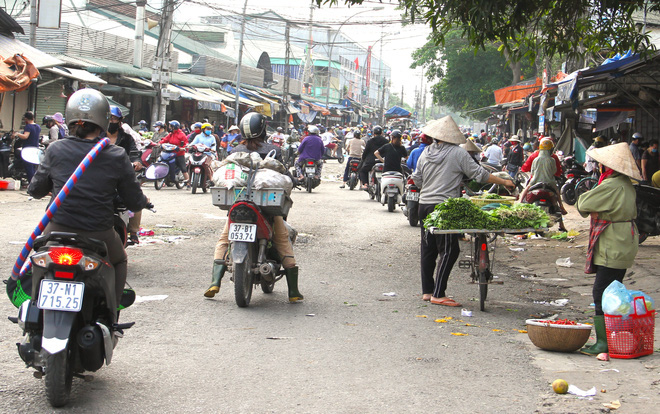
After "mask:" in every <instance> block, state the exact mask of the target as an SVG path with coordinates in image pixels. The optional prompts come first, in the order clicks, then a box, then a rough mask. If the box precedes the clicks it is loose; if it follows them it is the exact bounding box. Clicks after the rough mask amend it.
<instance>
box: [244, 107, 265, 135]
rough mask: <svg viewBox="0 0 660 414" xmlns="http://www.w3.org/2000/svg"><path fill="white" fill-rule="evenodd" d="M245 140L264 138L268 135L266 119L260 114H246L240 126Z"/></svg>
mask: <svg viewBox="0 0 660 414" xmlns="http://www.w3.org/2000/svg"><path fill="white" fill-rule="evenodd" d="M238 128H239V129H240V130H241V134H242V135H243V137H244V138H245V139H255V138H263V137H264V136H265V134H266V117H265V116H263V115H261V114H260V113H258V112H250V113H249V114H245V116H244V117H243V118H242V119H241V122H240V123H239V124H238Z"/></svg>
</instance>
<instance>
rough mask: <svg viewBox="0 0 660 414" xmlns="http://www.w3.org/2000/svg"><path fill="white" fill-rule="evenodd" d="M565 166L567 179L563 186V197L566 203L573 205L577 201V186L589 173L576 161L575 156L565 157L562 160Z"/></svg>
mask: <svg viewBox="0 0 660 414" xmlns="http://www.w3.org/2000/svg"><path fill="white" fill-rule="evenodd" d="M562 164H563V166H564V168H565V170H564V171H565V172H564V174H565V176H566V181H565V182H564V185H562V186H561V198H562V200H564V203H566V204H568V205H569V206H572V205H574V204H575V202H576V201H577V192H576V191H575V186H576V185H577V183H578V182H579V181H580V180H581V179H582V178H584V177H586V176H587V175H589V173H588V172H587V171H586V170H585V169H584V167H582V165H580V164H579V163H577V162H575V160H574V158H573V157H570V156H569V157H565V158H564V160H563V162H562Z"/></svg>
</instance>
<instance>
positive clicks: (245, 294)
mask: <svg viewBox="0 0 660 414" xmlns="http://www.w3.org/2000/svg"><path fill="white" fill-rule="evenodd" d="M252 247H253V246H248V253H247V256H245V260H243V263H234V299H235V300H236V304H237V305H238V307H239V308H246V307H248V305H249V304H250V299H251V298H252V285H253V283H252V262H253V259H252V256H253V254H252V250H253V248H252Z"/></svg>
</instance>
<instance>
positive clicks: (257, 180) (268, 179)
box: [253, 168, 293, 195]
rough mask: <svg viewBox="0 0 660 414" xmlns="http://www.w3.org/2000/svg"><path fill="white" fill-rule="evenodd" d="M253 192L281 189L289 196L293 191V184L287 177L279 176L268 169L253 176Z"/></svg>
mask: <svg viewBox="0 0 660 414" xmlns="http://www.w3.org/2000/svg"><path fill="white" fill-rule="evenodd" d="M253 188H254V189H255V190H261V189H263V188H283V189H284V191H285V193H286V194H287V195H290V194H291V190H293V182H292V181H291V178H289V176H288V175H284V174H280V173H278V172H276V171H273V170H269V169H265V168H264V169H260V170H257V172H256V173H255V175H254V187H253Z"/></svg>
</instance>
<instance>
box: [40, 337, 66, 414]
mask: <svg viewBox="0 0 660 414" xmlns="http://www.w3.org/2000/svg"><path fill="white" fill-rule="evenodd" d="M68 356H69V351H68V348H67V349H65V350H64V351H61V352H58V353H56V354H54V355H48V357H47V358H46V368H45V375H44V379H45V381H44V382H45V385H46V398H47V399H48V402H49V403H50V405H52V406H53V407H62V406H64V405H66V404H67V403H68V402H69V396H70V395H71V383H72V382H73V372H72V371H71V366H70V363H69V362H70V361H69V357H68Z"/></svg>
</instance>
